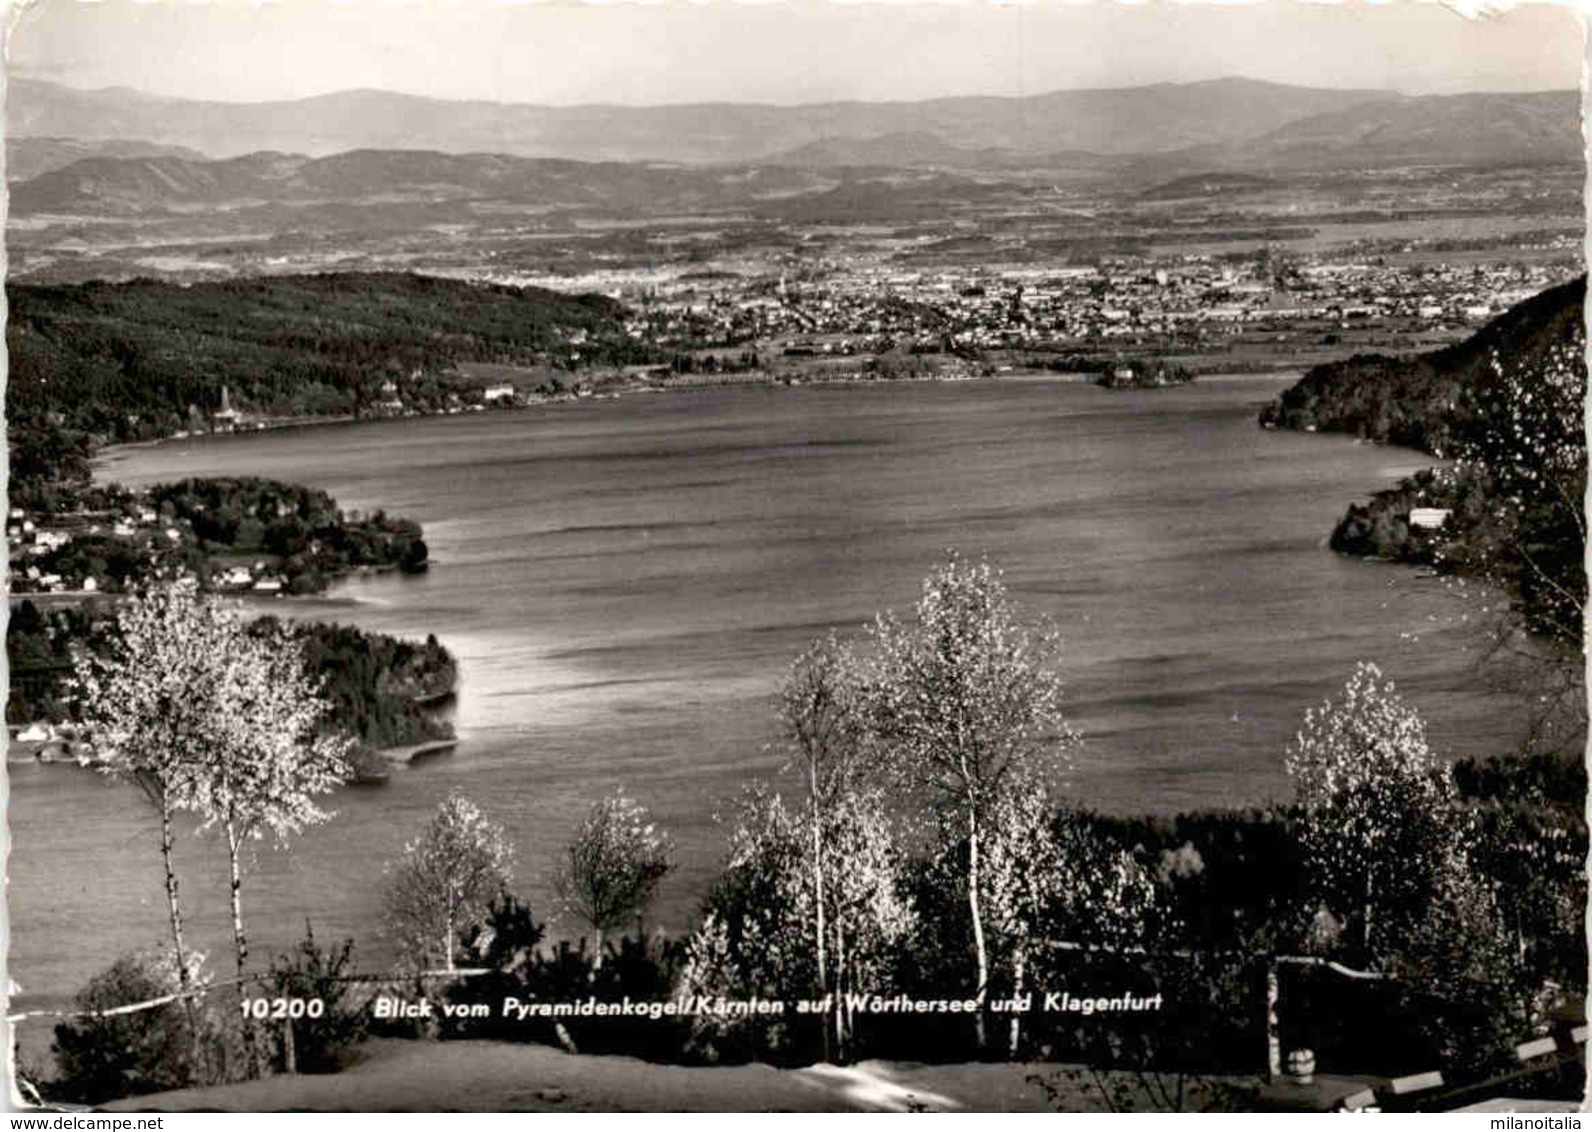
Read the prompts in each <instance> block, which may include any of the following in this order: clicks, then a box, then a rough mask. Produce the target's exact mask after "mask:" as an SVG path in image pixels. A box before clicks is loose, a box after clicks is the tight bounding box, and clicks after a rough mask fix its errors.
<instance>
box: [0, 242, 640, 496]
mask: <svg viewBox="0 0 1592 1132" xmlns="http://www.w3.org/2000/svg"><path fill="white" fill-rule="evenodd" d="M6 294H7V297H8V298H9V300H10V304H11V309H10V321H9V323H8V324H7V327H6V344H7V346H8V348H9V350H10V359H11V371H10V385H9V389H8V391H7V409H8V412H9V414H10V418H11V423H12V428H13V443H14V444H15V441H16V430H17V429H18V428H19V427H20V428H21V429H22V430H24V431H25V430H28V429H30V428H48V429H49V430H50V431H51V432H54V433H58V432H59V431H60V430H68V431H76V432H79V433H87V434H92V435H94V436H96V437H102V438H105V439H110V440H128V439H139V438H144V437H151V436H159V435H165V434H168V433H170V432H172V431H174V430H176V429H179V428H183V427H187V422H188V421H189V419H190V416H191V414H192V413H195V412H197V413H198V414H201V415H208V414H211V413H213V412H215V410H216V409H218V408H219V407H220V406H221V391H222V388H223V387H224V386H225V387H226V388H227V389H228V391H229V393H230V397H231V403H232V405H233V406H234V407H237V408H241V409H244V410H247V411H250V412H253V413H258V414H261V415H269V416H292V415H300V414H332V413H356V412H360V411H362V410H364V409H366V408H368V407H370V406H372V405H375V404H377V403H379V401H380V400H381V399H382V398H383V397H384V396H386V395H387V394H384V393H383V391H382V386H383V384H384V383H386V382H389V381H391V382H393V383H394V384H395V385H398V386H400V387H401V388H402V390H403V393H404V395H405V401H406V402H409V403H419V404H422V405H426V404H428V403H429V402H430V401H432V400H436V399H440V398H441V397H442V396H443V395H444V392H443V388H442V386H441V384H439V381H438V378H439V375H440V374H441V373H442V371H444V370H446V369H447V368H448V367H450V366H452V365H453V364H454V363H457V362H461V361H501V362H511V363H525V364H532V363H549V364H553V365H571V364H574V362H575V360H576V359H577V358H578V359H580V360H581V361H583V362H586V361H592V360H598V361H625V360H630V359H631V357H632V355H634V354H637V353H638V352H639V351H640V350H641V349H642V347H640V346H638V345H637V344H635V343H633V342H632V341H631V340H630V339H628V338H627V337H626V336H625V335H624V333H623V326H622V318H623V314H624V308H623V307H622V306H620V304H618V303H617V302H614V301H613V300H611V299H607V298H604V297H601V296H597V295H582V296H569V295H563V294H559V293H557V292H554V291H546V290H541V289H536V288H523V289H522V288H512V287H497V286H487V285H481V284H474V283H468V282H461V281H455V280H446V279H434V278H427V277H423V276H417V275H407V274H379V273H378V274H346V273H345V274H325V275H297V276H275V277H271V278H261V279H247V280H239V281H231V282H215V283H196V284H193V285H191V286H182V285H178V284H174V283H166V282H157V281H154V280H147V279H140V280H134V281H132V282H129V283H118V284H106V283H88V284H83V285H81V286H26V285H10V286H8V287H7V288H6ZM18 455H21V456H22V457H23V458H24V459H26V458H27V453H26V452H23V453H20V454H18V453H14V454H13V468H12V472H13V475H18V474H21V475H24V476H26V475H27V473H28V472H29V471H30V470H31V469H28V468H26V467H18V466H17V457H18ZM46 455H47V454H46ZM40 470H44V469H40Z"/></svg>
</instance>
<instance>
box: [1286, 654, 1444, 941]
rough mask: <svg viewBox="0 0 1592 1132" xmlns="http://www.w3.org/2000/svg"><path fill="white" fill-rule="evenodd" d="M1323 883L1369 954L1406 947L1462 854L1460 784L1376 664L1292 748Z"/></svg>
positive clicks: (1317, 878) (1313, 867) (1327, 899)
mask: <svg viewBox="0 0 1592 1132" xmlns="http://www.w3.org/2000/svg"><path fill="white" fill-rule="evenodd" d="M1287 768H1288V773H1289V775H1290V776H1291V777H1292V778H1293V780H1294V792H1295V798H1296V802H1297V805H1298V807H1299V810H1300V814H1301V825H1300V836H1301V839H1302V841H1303V843H1304V848H1305V853H1306V860H1307V862H1308V868H1309V871H1310V877H1311V880H1312V892H1313V894H1314V895H1315V897H1317V898H1319V899H1320V900H1321V901H1322V902H1323V903H1324V904H1325V905H1326V907H1327V908H1328V909H1329V910H1330V911H1331V912H1332V914H1333V915H1334V916H1336V917H1337V919H1338V920H1339V921H1340V922H1342V923H1345V924H1353V925H1354V929H1355V930H1354V938H1355V939H1356V941H1357V953H1358V955H1359V957H1360V959H1361V961H1363V962H1366V963H1368V964H1372V965H1375V964H1379V963H1383V962H1385V961H1386V960H1387V959H1388V958H1389V957H1390V956H1391V955H1392V954H1393V953H1394V952H1396V950H1397V949H1398V947H1399V945H1400V943H1401V941H1402V940H1404V939H1405V938H1407V933H1408V932H1409V931H1410V930H1411V929H1412V927H1413V924H1414V923H1415V922H1416V921H1418V920H1419V918H1420V916H1421V914H1422V911H1423V910H1424V909H1425V908H1426V907H1427V905H1428V904H1429V903H1430V902H1431V899H1432V893H1433V892H1434V890H1435V888H1436V887H1437V885H1438V882H1439V881H1440V880H1441V878H1442V877H1444V876H1445V875H1446V874H1447V873H1449V872H1451V871H1453V870H1455V869H1458V868H1462V867H1463V862H1462V861H1461V860H1460V859H1459V858H1457V857H1456V855H1455V854H1456V845H1455V833H1456V829H1457V822H1458V808H1457V805H1456V803H1457V796H1458V792H1457V790H1456V789H1455V786H1454V780H1453V775H1452V773H1451V772H1450V770H1449V768H1448V766H1447V765H1446V764H1445V763H1443V762H1441V761H1440V760H1439V759H1438V758H1437V756H1436V755H1435V754H1434V753H1433V751H1432V749H1431V747H1430V746H1429V745H1428V744H1427V741H1426V728H1425V725H1424V724H1423V722H1422V721H1421V718H1420V716H1419V714H1418V713H1417V712H1416V711H1415V709H1414V708H1412V707H1411V706H1410V705H1409V704H1407V703H1406V702H1405V701H1404V700H1403V699H1402V698H1401V697H1399V696H1398V694H1397V693H1396V691H1395V690H1394V688H1393V684H1392V682H1391V681H1384V680H1383V678H1382V673H1381V672H1380V670H1378V669H1377V667H1376V666H1375V665H1372V664H1360V665H1358V666H1357V667H1356V668H1355V671H1354V673H1353V674H1352V675H1351V676H1350V677H1349V680H1348V682H1347V684H1346V685H1345V686H1344V692H1343V699H1342V700H1341V701H1340V702H1337V703H1331V702H1329V703H1327V704H1325V705H1323V706H1322V707H1320V708H1314V709H1311V710H1310V711H1309V712H1307V713H1306V715H1305V722H1304V726H1303V728H1302V729H1301V730H1300V732H1299V735H1298V737H1297V738H1296V740H1295V741H1294V743H1293V745H1292V747H1291V748H1290V750H1289V752H1288V758H1287Z"/></svg>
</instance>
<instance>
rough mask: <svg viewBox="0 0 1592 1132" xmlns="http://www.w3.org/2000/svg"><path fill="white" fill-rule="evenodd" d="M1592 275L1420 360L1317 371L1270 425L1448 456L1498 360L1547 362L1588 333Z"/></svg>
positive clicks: (1374, 359)
mask: <svg viewBox="0 0 1592 1132" xmlns="http://www.w3.org/2000/svg"><path fill="white" fill-rule="evenodd" d="M1585 302H1586V276H1584V275H1583V276H1582V277H1581V278H1579V279H1575V280H1572V281H1570V282H1569V283H1563V284H1560V285H1559V286H1557V287H1553V288H1550V289H1549V290H1546V291H1544V292H1542V293H1541V294H1540V295H1536V296H1533V297H1532V298H1530V299H1527V300H1526V301H1525V302H1523V303H1520V304H1519V305H1517V306H1515V307H1513V308H1511V309H1510V310H1508V311H1506V312H1505V313H1503V314H1502V315H1500V316H1499V317H1497V318H1495V319H1494V320H1493V321H1491V322H1489V323H1488V324H1487V325H1486V326H1483V327H1482V328H1481V329H1480V330H1479V331H1477V332H1476V333H1475V334H1473V335H1472V336H1471V337H1469V338H1467V339H1465V340H1464V341H1462V342H1456V343H1455V344H1453V345H1452V346H1446V347H1444V348H1443V349H1441V350H1435V351H1433V352H1431V353H1426V354H1419V355H1416V356H1415V357H1403V358H1398V357H1389V356H1388V355H1385V354H1356V355H1355V356H1354V357H1352V358H1349V359H1348V360H1346V361H1341V362H1328V363H1326V364H1324V365H1319V366H1315V367H1314V368H1312V369H1310V370H1309V371H1308V372H1306V374H1305V375H1304V377H1302V378H1301V379H1300V380H1299V381H1298V383H1296V384H1295V385H1293V386H1292V387H1290V388H1289V389H1288V390H1287V391H1286V392H1284V393H1283V394H1282V395H1281V396H1280V397H1278V398H1277V399H1276V400H1275V401H1274V402H1272V403H1271V404H1270V405H1267V406H1266V408H1265V409H1263V410H1262V411H1261V415H1260V419H1261V423H1262V424H1264V425H1269V426H1273V427H1279V428H1291V429H1302V430H1306V431H1317V430H1319V431H1321V432H1347V433H1351V434H1354V435H1357V436H1361V437H1364V438H1366V439H1369V440H1375V441H1379V442H1383V443H1388V444H1402V445H1405V446H1407V447H1410V448H1418V449H1420V450H1421V451H1422V452H1429V453H1433V454H1440V453H1442V452H1443V451H1444V449H1445V448H1447V447H1448V446H1449V442H1450V441H1451V440H1452V439H1453V438H1454V436H1455V433H1456V431H1458V430H1462V429H1463V428H1464V427H1466V426H1467V425H1468V424H1471V423H1473V422H1474V421H1475V418H1476V416H1477V414H1478V413H1480V412H1482V411H1484V404H1483V400H1484V397H1485V394H1486V392H1487V391H1488V390H1489V389H1490V388H1492V387H1493V386H1494V385H1495V383H1496V375H1495V373H1494V370H1493V360H1494V358H1495V357H1499V356H1502V357H1507V358H1509V359H1511V360H1512V362H1513V363H1514V364H1516V365H1517V366H1520V367H1522V368H1530V367H1532V366H1534V365H1536V364H1537V363H1539V362H1540V361H1541V360H1542V359H1543V358H1544V357H1545V356H1546V355H1547V353H1548V352H1549V350H1550V349H1551V348H1552V347H1553V345H1554V344H1555V343H1563V342H1567V341H1569V340H1570V338H1571V337H1572V336H1573V335H1574V334H1575V333H1576V331H1577V329H1578V328H1579V327H1580V326H1581V324H1582V320H1583V317H1584V314H1583V309H1584V306H1585Z"/></svg>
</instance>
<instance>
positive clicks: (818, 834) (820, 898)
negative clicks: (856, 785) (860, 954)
mask: <svg viewBox="0 0 1592 1132" xmlns="http://www.w3.org/2000/svg"><path fill="white" fill-rule="evenodd" d="M807 797H808V801H809V803H810V804H811V820H812V826H813V908H814V914H815V916H816V926H815V928H814V930H813V935H814V938H815V940H816V942H817V944H818V997H819V998H822V997H823V996H824V995H826V994H828V993H829V992H830V987H829V969H828V964H827V962H826V959H827V954H826V952H827V948H826V940H825V936H826V934H827V933H826V932H825V930H824V838H823V832H822V830H821V829H820V828H819V817H818V767H817V765H816V764H813V763H809V764H808V767H807ZM837 1017H838V1015H837ZM819 1031H820V1033H821V1034H822V1035H823V1039H822V1040H823V1059H824V1060H825V1061H832V1060H833V1059H834V1050H833V1048H832V1047H831V1044H830V1040H829V1027H828V1026H827V1025H826V1026H820V1027H819Z"/></svg>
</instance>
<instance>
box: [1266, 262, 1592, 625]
mask: <svg viewBox="0 0 1592 1132" xmlns="http://www.w3.org/2000/svg"><path fill="white" fill-rule="evenodd" d="M1585 298H1586V277H1585V276H1583V277H1582V278H1581V279H1579V280H1576V281H1574V282H1571V283H1567V284H1564V285H1562V286H1559V287H1555V288H1552V289H1551V290H1548V291H1544V292H1543V293H1542V294H1540V295H1537V296H1535V297H1533V298H1531V299H1528V300H1527V301H1525V302H1523V303H1521V304H1519V305H1518V306H1516V307H1514V308H1513V309H1511V310H1510V311H1508V312H1506V313H1505V314H1503V315H1501V316H1500V317H1498V318H1497V319H1495V320H1493V321H1492V322H1491V323H1489V324H1488V325H1486V326H1485V327H1483V328H1482V329H1481V330H1480V331H1478V332H1477V333H1476V334H1475V335H1473V336H1472V337H1471V338H1469V339H1466V340H1465V341H1464V342H1460V343H1457V344H1456V345H1453V346H1450V347H1448V348H1446V349H1444V350H1440V351H1437V352H1435V353H1431V354H1423V355H1420V356H1419V357H1415V358H1409V359H1397V358H1387V357H1381V356H1367V357H1358V358H1353V359H1350V360H1349V361H1347V362H1338V363H1333V364H1331V365H1327V366H1318V367H1316V368H1315V369H1313V370H1311V371H1310V372H1309V373H1307V374H1306V375H1305V376H1304V378H1303V379H1302V380H1301V381H1300V382H1299V383H1298V384H1297V385H1295V386H1293V387H1292V388H1290V389H1289V390H1288V391H1287V392H1285V393H1283V394H1282V396H1280V397H1279V398H1278V399H1277V400H1276V401H1275V402H1273V403H1272V404H1271V405H1268V406H1267V407H1266V409H1265V410H1264V411H1263V412H1262V413H1261V422H1262V424H1265V425H1269V426H1273V427H1275V426H1282V427H1288V428H1302V429H1307V430H1314V429H1321V430H1328V431H1338V432H1353V433H1357V434H1359V435H1360V436H1362V437H1365V438H1369V439H1373V440H1377V441H1386V442H1389V443H1396V444H1405V445H1409V446H1411V447H1415V448H1418V449H1420V450H1421V451H1423V452H1427V453H1430V454H1432V455H1433V456H1437V457H1439V458H1441V459H1443V460H1445V461H1447V463H1446V464H1445V465H1444V466H1442V467H1439V468H1433V469H1428V470H1425V471H1422V472H1419V473H1417V474H1416V475H1414V476H1410V477H1408V478H1406V479H1404V480H1403V481H1401V482H1400V483H1399V484H1397V485H1396V486H1395V487H1393V488H1391V489H1389V490H1386V491H1383V492H1379V493H1377V494H1376V495H1375V496H1373V497H1372V498H1371V499H1370V501H1369V502H1367V503H1365V504H1355V505H1352V506H1350V507H1349V509H1348V512H1347V514H1345V516H1344V517H1343V519H1342V520H1341V521H1340V522H1339V523H1338V525H1337V528H1336V529H1335V530H1334V531H1333V533H1332V546H1333V548H1334V549H1336V550H1338V551H1340V552H1343V553H1348V554H1358V555H1365V556H1374V557H1382V558H1389V559H1395V560H1399V561H1406V562H1414V563H1420V564H1424V565H1428V566H1431V567H1433V568H1434V569H1436V570H1438V571H1440V572H1442V573H1445V574H1452V575H1458V576H1466V577H1478V578H1484V579H1486V580H1487V581H1490V582H1492V583H1494V584H1495V585H1497V586H1498V587H1499V588H1500V589H1502V590H1503V591H1504V592H1505V593H1507V594H1508V595H1509V599H1510V603H1511V607H1512V609H1513V612H1514V613H1515V614H1516V615H1517V616H1518V620H1519V621H1520V623H1521V624H1523V626H1524V627H1525V628H1526V629H1527V630H1529V631H1530V632H1531V633H1532V634H1534V635H1536V636H1538V637H1541V638H1543V639H1545V640H1546V641H1548V642H1550V643H1551V644H1553V645H1556V646H1562V647H1564V648H1566V649H1568V650H1572V651H1578V650H1579V646H1580V643H1581V640H1582V623H1583V617H1584V613H1585V606H1586V593H1587V582H1586V571H1585V567H1584V564H1583V559H1584V556H1585V547H1586V525H1585V519H1584V517H1583V512H1582V499H1583V497H1584V495H1585V493H1586V474H1587V453H1586V441H1585V436H1584V433H1583V429H1582V417H1583V404H1584V401H1585V395H1586V364H1585V350H1586V339H1585V332H1584V329H1583V325H1582V319H1583V317H1584V316H1583V305H1584V302H1585ZM1417 509H1425V510H1426V514H1425V515H1424V516H1421V517H1419V519H1418V517H1417V514H1416V512H1417Z"/></svg>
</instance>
